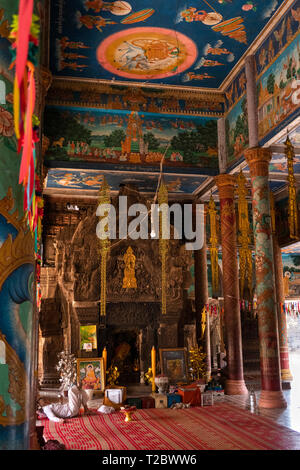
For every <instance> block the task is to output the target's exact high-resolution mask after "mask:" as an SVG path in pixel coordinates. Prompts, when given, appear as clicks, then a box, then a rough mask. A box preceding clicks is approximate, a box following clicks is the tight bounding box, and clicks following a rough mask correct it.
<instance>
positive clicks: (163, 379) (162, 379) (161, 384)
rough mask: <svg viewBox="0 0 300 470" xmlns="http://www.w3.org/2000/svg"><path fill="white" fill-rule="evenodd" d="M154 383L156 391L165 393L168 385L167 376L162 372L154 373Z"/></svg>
mask: <svg viewBox="0 0 300 470" xmlns="http://www.w3.org/2000/svg"><path fill="white" fill-rule="evenodd" d="M154 383H155V385H156V386H157V387H158V393H167V391H168V385H169V377H167V376H166V375H164V374H160V375H156V376H155V379H154Z"/></svg>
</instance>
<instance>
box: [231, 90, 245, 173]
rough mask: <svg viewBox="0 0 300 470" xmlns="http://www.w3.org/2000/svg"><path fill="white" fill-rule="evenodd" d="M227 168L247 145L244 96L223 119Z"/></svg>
mask: <svg viewBox="0 0 300 470" xmlns="http://www.w3.org/2000/svg"><path fill="white" fill-rule="evenodd" d="M225 125H226V145H227V166H230V165H232V164H233V163H234V162H236V161H237V160H238V159H239V158H240V157H241V156H242V154H243V151H244V150H245V149H246V148H247V147H248V144H249V133H248V115H247V99H246V96H245V95H244V96H243V97H242V98H241V99H240V100H239V101H238V103H237V104H236V105H235V106H234V107H233V108H232V109H231V111H230V112H229V113H228V114H227V116H226V118H225Z"/></svg>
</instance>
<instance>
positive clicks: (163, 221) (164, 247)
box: [158, 181, 168, 315]
mask: <svg viewBox="0 0 300 470" xmlns="http://www.w3.org/2000/svg"><path fill="white" fill-rule="evenodd" d="M158 202H159V206H160V212H159V254H160V259H161V313H162V314H163V315H165V314H166V313H167V278H166V261H167V254H168V240H167V238H164V237H166V234H167V228H168V215H167V211H166V210H165V209H167V206H168V189H167V186H166V185H165V183H164V182H163V181H162V182H161V184H160V187H159V191H158Z"/></svg>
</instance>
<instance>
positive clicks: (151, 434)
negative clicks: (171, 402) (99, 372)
mask: <svg viewBox="0 0 300 470" xmlns="http://www.w3.org/2000/svg"><path fill="white" fill-rule="evenodd" d="M43 425H44V426H45V428H44V438H45V439H46V440H49V439H57V440H58V441H59V442H62V443H63V444H65V446H66V448H67V449H73V450H298V449H300V433H297V432H295V431H292V430H291V429H288V428H286V427H284V426H279V425H277V424H276V423H275V422H274V421H272V420H270V419H267V418H264V417H262V416H257V415H253V414H251V413H249V412H248V411H245V410H243V409H240V408H238V407H236V406H233V405H229V404H227V403H217V404H216V405H214V406H209V407H202V408H201V407H194V408H190V409H183V410H173V409H147V410H137V411H136V412H135V414H134V418H133V421H131V422H129V423H126V422H125V421H124V415H123V413H120V412H116V413H113V414H110V415H102V414H101V415H100V414H95V415H91V416H83V417H78V418H72V419H69V420H67V421H66V422H65V423H64V424H58V423H53V422H51V421H48V420H43Z"/></svg>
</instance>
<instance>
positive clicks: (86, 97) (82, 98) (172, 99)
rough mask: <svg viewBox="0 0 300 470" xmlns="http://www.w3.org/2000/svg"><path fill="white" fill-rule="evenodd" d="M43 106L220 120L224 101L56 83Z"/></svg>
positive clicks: (161, 91) (139, 89) (138, 89)
mask: <svg viewBox="0 0 300 470" xmlns="http://www.w3.org/2000/svg"><path fill="white" fill-rule="evenodd" d="M47 103H49V104H52V105H62V104H63V105H68V106H76V105H78V103H84V104H85V106H86V107H90V108H95V107H97V108H102V109H108V110H110V109H122V110H131V111H142V112H146V111H148V112H149V113H166V114H189V115H191V114H192V115H198V116H201V115H212V116H220V115H222V113H223V111H224V98H223V96H222V95H220V94H216V93H203V92H202V94H200V93H196V92H195V91H193V92H192V90H188V92H187V91H185V90H176V91H175V90H174V89H171V88H170V89H168V90H166V89H158V88H146V87H142V86H141V87H128V86H127V85H126V86H122V85H112V84H110V85H108V84H103V83H97V84H95V83H93V84H91V83H85V82H72V83H70V82H69V81H65V80H60V81H58V80H56V81H55V82H54V83H53V85H52V86H51V88H50V90H49V92H48V94H47Z"/></svg>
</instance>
